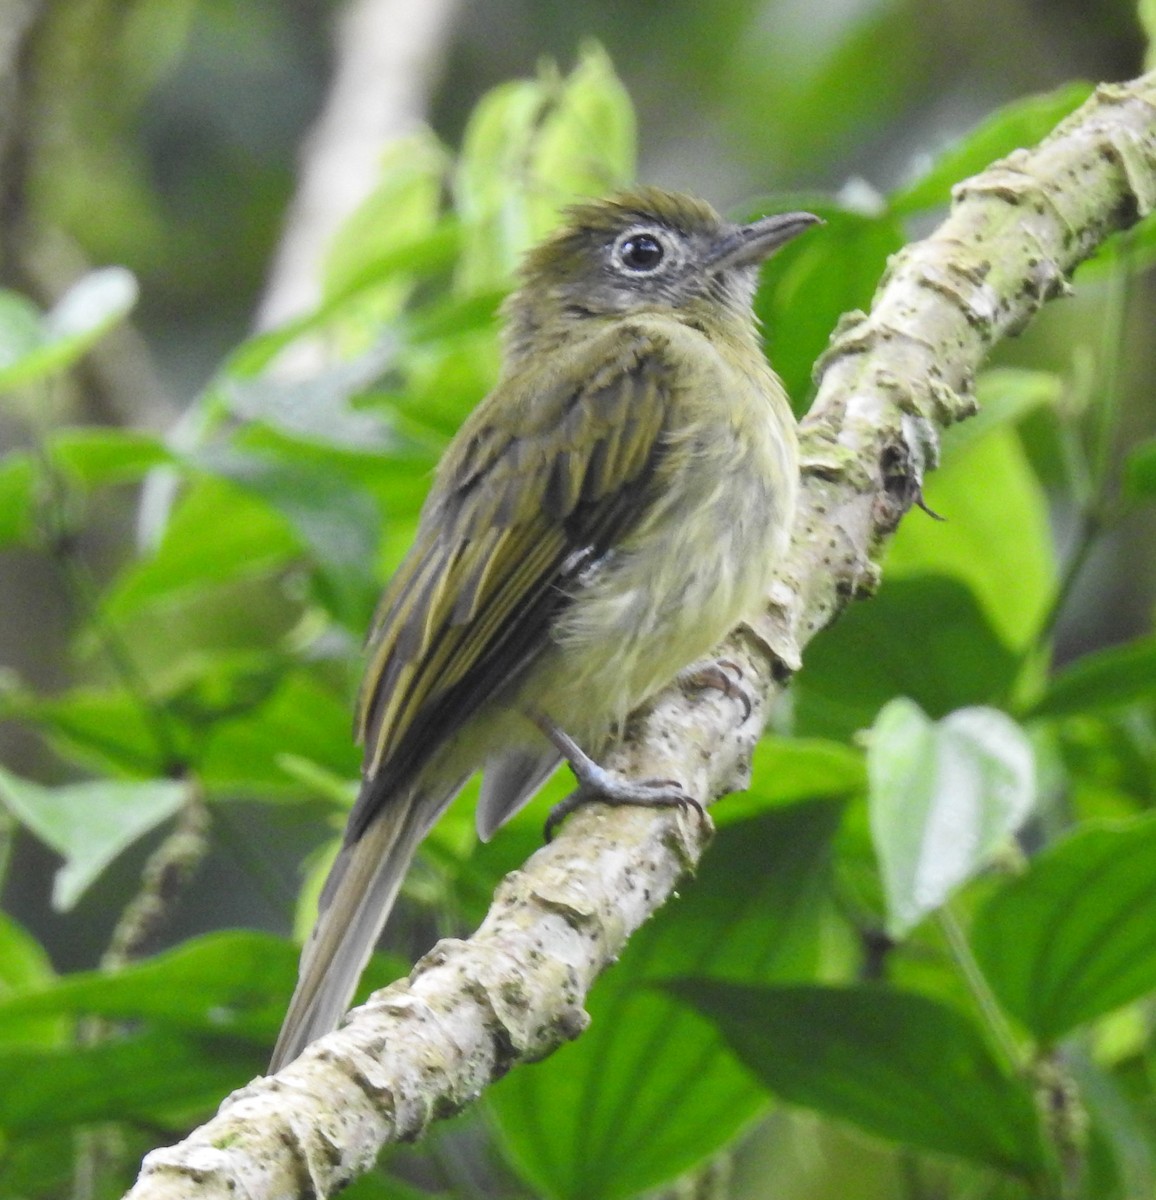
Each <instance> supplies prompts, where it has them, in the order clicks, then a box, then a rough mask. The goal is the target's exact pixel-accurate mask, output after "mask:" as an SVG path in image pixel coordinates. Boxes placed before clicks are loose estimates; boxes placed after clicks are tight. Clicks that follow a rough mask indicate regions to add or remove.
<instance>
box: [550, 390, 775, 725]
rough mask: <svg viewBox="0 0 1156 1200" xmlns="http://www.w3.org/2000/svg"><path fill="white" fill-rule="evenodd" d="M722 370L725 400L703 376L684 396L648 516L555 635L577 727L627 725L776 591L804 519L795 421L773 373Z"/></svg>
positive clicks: (563, 711) (585, 586)
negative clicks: (794, 528)
mask: <svg viewBox="0 0 1156 1200" xmlns="http://www.w3.org/2000/svg"><path fill="white" fill-rule="evenodd" d="M715 376H716V377H715V378H714V379H712V380H708V381H705V382H708V384H709V386H710V387H711V388H712V389H713V393H714V394H707V393H706V392H704V389H703V383H704V380H703V379H701V378H699V379H697V380H695V381H694V385H693V386H694V388H695V390H694V393H693V394H688V395H685V396H679V397H676V401H675V403H674V404H672V410H671V411H672V416H671V420H670V422H669V424H668V427H667V429H666V430H665V431H664V435H663V437H664V446H663V450H662V454H661V457H660V460H659V463H658V465H657V467H656V471H655V478H654V481H653V487H652V488H651V493H650V496H649V497H648V499H647V501H646V504H645V508H644V510H643V511H642V512H640V514H639V515H638V517H637V520H636V522H635V524H634V526H633V527H632V529H631V531H630V533H629V534H628V535H627V536H626V537H625V538H624V539H623V540H622V542H621V543H620V544H619V545H618V546H616V547H615V548H614V549H613V550H612V551H611V552H610V553H609V554H608V555H607V556H606V557H605V559H604V560H603V561H602V562H601V563H600V564H599V565H598V566H597V567H596V568H595V569H594V570H592V571H591V572H589V573H588V575H587V577H586V578H585V579H584V580H583V582H582V584H581V585H580V587H579V588H578V589H576V591H575V593H574V594H573V596H572V599H571V603H570V604H569V605H568V607H567V608H566V610H565V611H564V613H563V614H562V616H561V618H560V619H559V621H558V624H557V626H556V628H555V630H554V640H555V643H556V646H557V648H558V652H559V653H558V656H557V657H558V659H560V667H559V669H558V670H557V671H552V674H553V675H554V684H555V695H554V696H553V697H552V698H551V704H552V708H551V712H552V715H554V716H555V719H556V720H558V721H559V722H560V723H562V724H564V725H566V726H567V727H568V728H570V729H571V730H572V731H575V732H579V731H580V730H581V729H582V727H583V725H588V726H593V725H600V726H603V727H605V726H612V725H616V724H619V723H621V721H622V720H623V719H624V718H625V717H626V715H627V714H628V713H629V712H630V711H631V710H632V709H634V708H636V707H637V706H638V705H639V704H640V703H642V701H644V700H645V699H646V698H647V697H648V696H650V695H652V694H653V693H654V692H656V691H657V690H658V689H660V688H661V687H663V686H665V685H666V684H667V683H669V682H670V680H671V679H673V678H674V676H675V675H676V674H677V673H678V672H679V671H680V670H682V669H683V668H684V667H685V666H687V665H688V664H689V663H691V662H693V661H694V660H695V659H698V658H701V657H703V656H704V655H706V654H708V653H709V652H710V651H711V650H712V649H713V648H714V647H715V646H716V645H717V644H718V643H719V642H720V641H721V640H722V638H723V637H724V636H725V635H726V634H727V633H728V632H730V630H731V629H733V628H734V627H735V625H737V624H738V623H739V622H740V621H742V620H743V619H744V618H745V617H748V616H751V615H752V614H753V613H754V612H755V611H757V609H758V607H759V606H760V604H761V603H762V602H763V600H764V599H765V597H766V594H767V592H768V590H769V587H770V582H771V579H772V576H773V574H774V570H775V566H776V564H777V562H778V561H779V559H780V558H781V557H782V553H783V551H784V548H785V545H786V539H787V535H788V531H789V524H790V521H791V520H792V518H793V513H794V505H795V492H796V488H797V466H796V462H797V456H796V452H795V428H794V419H793V417H792V416H791V413H790V409H789V407H788V406H787V403H786V399H785V396H784V395H783V393H782V391H781V387H780V385H779V384H778V382H777V380H775V379H774V377H773V376H772V375H771V374H770V372H769V371H768V370H765V369H764V371H763V372H762V373H761V374H751V375H750V376H748V375H747V373H746V372H741V371H735V370H729V369H728V370H723V369H721V368H720V369H719V370H717V371H716V372H715ZM688 390H689V385H688Z"/></svg>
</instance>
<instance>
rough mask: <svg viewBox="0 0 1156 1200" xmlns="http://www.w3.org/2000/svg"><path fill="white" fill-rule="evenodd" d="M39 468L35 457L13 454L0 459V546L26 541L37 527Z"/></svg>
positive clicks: (1, 547)
mask: <svg viewBox="0 0 1156 1200" xmlns="http://www.w3.org/2000/svg"><path fill="white" fill-rule="evenodd" d="M35 507H36V472H35V469H34V467H33V465H32V460H31V459H30V458H28V457H27V456H26V455H23V454H13V455H10V456H9V457H8V458H6V459H4V461H3V462H0V549H3V548H4V547H5V546H11V545H20V544H22V543H26V542H27V541H28V540H29V539H30V538H31V536H32V531H33V528H34V522H33V515H34V513H35Z"/></svg>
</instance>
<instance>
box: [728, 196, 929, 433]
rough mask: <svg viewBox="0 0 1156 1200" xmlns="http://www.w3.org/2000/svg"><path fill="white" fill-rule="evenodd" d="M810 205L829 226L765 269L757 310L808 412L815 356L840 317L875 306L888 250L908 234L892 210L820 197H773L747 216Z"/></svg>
mask: <svg viewBox="0 0 1156 1200" xmlns="http://www.w3.org/2000/svg"><path fill="white" fill-rule="evenodd" d="M792 208H798V209H806V210H808V211H810V212H813V213H815V214H816V215H818V216H820V217H822V218H823V220H824V221H825V222H826V224H825V225H824V226H823V227H822V228H821V229H815V230H812V231H811V232H810V233H808V234H807V235H806V236H805V237H802V238H799V239H798V240H797V241H795V242H792V243H791V244H790V245H788V246H785V247H784V248H783V249H782V250H781V251H779V252H778V253H777V254H776V255H775V256H774V258H772V259H771V260H770V261H769V262H768V263H767V264H766V266H765V267H764V268H763V270H762V282H761V285H760V287H759V292H758V295H757V297H756V299H755V311H756V313H757V314H758V317H759V319H760V320H761V321H762V323H763V328H764V330H765V333H766V340H767V352H768V354H769V356H770V360H771V362H772V363H773V364H774V368H775V370H776V372H777V373H778V375H779V376H780V378H781V379H782V381H783V383H784V384H785V385H786V388H787V392H788V393H789V394H790V396H791V398H792V400H793V401H794V403H795V408H796V411H802V409H803V407H804V406H803V401H804V400H805V398H806V397H807V396H808V395H809V394H810V393H811V391H812V390H813V388H812V385H811V375H812V371H813V369H814V365H815V361H816V359H818V357H819V355H820V354H822V352H823V351H824V350H825V349H826V347H827V343H828V342H829V340H830V337H831V330H832V329H834V327H835V324H836V322H837V321H838V320H839V317H840V316H841V315H842V314H843V313H845V312H851V311H853V310H855V309H866V308H868V307H869V306H870V303H871V297H872V296H874V294H875V289H876V288H877V287H878V285H879V277H880V276H881V275H882V274H883V271H884V269H885V268H886V266H887V259H888V257H889V256H890V255H892V254H894V253H895V252H896V251H897V250H899V249H900V248H901V247H902V246H903V245H904V243H905V241H906V240H907V239H906V237H905V236H904V233H903V229H902V227H901V226H900V225H899V223H898V222H897V221H895V220H894V219H893V218H892V217H891V216H889V215H888V214H886V213H882V212H878V213H862V212H852V211H848V209H846V208H845V207H842V206H840V205H838V204H834V203H832V202H831V200H830V199H828V198H825V197H822V196H814V195H787V196H769V197H767V198H766V200H765V201H764V202H763V203H761V204H757V205H752V206H751V207H750V208H749V209H748V210H747V211H746V212H745V213H744V217H745V216H750V217H755V216H761V215H763V214H764V213H766V212H785V211H787V210H789V209H792Z"/></svg>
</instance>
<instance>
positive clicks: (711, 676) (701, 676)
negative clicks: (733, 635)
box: [679, 658, 755, 725]
mask: <svg viewBox="0 0 1156 1200" xmlns="http://www.w3.org/2000/svg"><path fill="white" fill-rule="evenodd" d="M679 681H680V682H681V683H682V685H683V687H688V688H698V689H700V690H701V689H704V688H711V689H713V690H714V691H718V692H722V694H723V695H724V696H726V697H727V699H732V700H737V701H738V702H739V703H740V704H741V705H742V709H743V719H742V721H740V722H739V724H740V725H741V724H743V722H745V721H746V719H747V718H748V717H749V716H750V715H751V713H752V712H753V711H754V707H755V701H754V697H753V696H752V695H751V693H750V691H749V690H748V689H747V688H746V687H745V686H744V685H743V673H742V671H741V670H740V669H739V665H738V663H736V662H733V661H732V660H731V659H729V658H720V659H717V660H715V661H714V662H708V663H703V664H702V665H701V666H697V667H694V668H692V669H691V670H689V671H685V672H683V674H682V675H681V676H679Z"/></svg>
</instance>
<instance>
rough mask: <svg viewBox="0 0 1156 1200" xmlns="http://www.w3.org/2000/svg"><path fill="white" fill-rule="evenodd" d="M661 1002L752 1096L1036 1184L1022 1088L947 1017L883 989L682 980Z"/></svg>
mask: <svg viewBox="0 0 1156 1200" xmlns="http://www.w3.org/2000/svg"><path fill="white" fill-rule="evenodd" d="M667 987H668V989H669V991H670V992H671V993H672V994H673V995H675V996H678V997H679V998H680V999H681V1000H683V1001H684V1002H685V1003H687V1004H690V1005H693V1006H694V1007H695V1008H696V1009H697V1010H698V1011H699V1012H701V1013H703V1014H704V1015H705V1016H707V1017H709V1018H710V1020H711V1021H713V1022H714V1023H715V1024H716V1025H717V1026H718V1028H719V1030H720V1031H721V1032H722V1034H723V1036H724V1037H725V1038H726V1040H727V1042H728V1043H729V1045H730V1046H731V1048H732V1050H733V1051H734V1053H735V1054H736V1055H737V1056H738V1058H739V1059H740V1060H741V1061H742V1062H743V1063H744V1064H745V1065H746V1067H747V1068H748V1069H749V1070H750V1071H751V1072H752V1073H753V1074H754V1075H755V1076H756V1078H758V1080H759V1081H760V1082H761V1083H762V1084H763V1086H764V1087H766V1088H768V1089H769V1090H770V1091H772V1092H774V1093H775V1094H776V1095H777V1096H780V1097H781V1098H782V1099H784V1100H786V1101H788V1102H789V1103H791V1104H798V1105H803V1106H805V1107H807V1108H814V1109H817V1110H818V1111H819V1112H821V1113H824V1114H826V1115H827V1116H830V1117H835V1118H837V1119H839V1120H844V1121H850V1122H852V1123H853V1124H855V1125H857V1126H858V1127H859V1128H860V1129H862V1130H864V1131H865V1132H867V1133H871V1134H874V1135H875V1136H877V1137H884V1138H891V1139H893V1140H895V1141H900V1142H904V1143H906V1144H907V1145H909V1146H914V1147H918V1148H919V1149H922V1150H930V1151H933V1152H937V1153H942V1154H951V1155H956V1156H958V1157H961V1158H966V1159H970V1160H972V1161H974V1162H979V1163H983V1164H985V1165H987V1166H991V1167H994V1168H996V1169H998V1170H1001V1171H1006V1172H1010V1173H1012V1174H1014V1175H1018V1176H1021V1177H1023V1178H1026V1179H1031V1180H1037V1181H1038V1180H1039V1178H1040V1176H1041V1175H1042V1174H1043V1170H1044V1161H1045V1153H1044V1149H1043V1146H1042V1145H1041V1140H1040V1135H1039V1130H1038V1127H1037V1123H1036V1115H1035V1109H1034V1105H1033V1103H1032V1095H1031V1091H1030V1089H1029V1088H1028V1086H1027V1085H1026V1084H1025V1083H1023V1082H1022V1081H1021V1080H1018V1079H1016V1078H1014V1077H1013V1076H1011V1075H1010V1074H1009V1073H1008V1072H1007V1071H1005V1070H1004V1069H1003V1068H1002V1067H1001V1066H1000V1065H999V1064H998V1063H997V1062H996V1060H995V1059H994V1058H993V1057H992V1055H991V1052H990V1051H989V1050H988V1048H987V1045H986V1044H985V1042H984V1039H983V1037H982V1035H981V1034H980V1033H979V1031H978V1030H977V1029H976V1028H975V1027H974V1026H973V1025H972V1024H971V1023H970V1022H969V1021H967V1020H966V1019H965V1018H964V1017H963V1016H961V1015H960V1013H958V1012H957V1011H956V1010H955V1009H953V1008H949V1007H948V1006H947V1005H944V1004H941V1003H939V1002H938V1001H934V1000H930V999H928V998H927V997H925V996H920V995H918V994H916V993H913V992H899V991H894V990H891V989H887V988H883V987H847V988H824V987H813V986H794V987H750V986H740V985H736V984H732V983H721V982H718V981H715V980H710V979H696V978H687V979H680V980H673V981H671V982H670V983H669V984H667Z"/></svg>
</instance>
